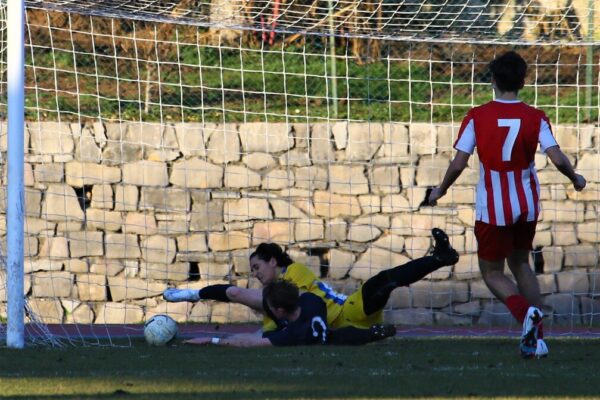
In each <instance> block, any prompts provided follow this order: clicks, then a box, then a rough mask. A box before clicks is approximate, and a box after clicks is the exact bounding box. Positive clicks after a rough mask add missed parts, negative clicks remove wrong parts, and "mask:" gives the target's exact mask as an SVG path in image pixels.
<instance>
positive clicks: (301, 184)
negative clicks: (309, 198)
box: [295, 166, 329, 190]
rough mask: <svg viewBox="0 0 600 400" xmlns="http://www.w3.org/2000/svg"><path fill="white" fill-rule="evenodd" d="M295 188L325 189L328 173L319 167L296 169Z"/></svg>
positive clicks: (327, 182) (325, 169)
mask: <svg viewBox="0 0 600 400" xmlns="http://www.w3.org/2000/svg"><path fill="white" fill-rule="evenodd" d="M295 173H296V187H297V188H303V189H312V190H318V189H327V185H328V184H329V173H328V170H327V168H324V167H319V166H310V167H300V168H296V170H295Z"/></svg>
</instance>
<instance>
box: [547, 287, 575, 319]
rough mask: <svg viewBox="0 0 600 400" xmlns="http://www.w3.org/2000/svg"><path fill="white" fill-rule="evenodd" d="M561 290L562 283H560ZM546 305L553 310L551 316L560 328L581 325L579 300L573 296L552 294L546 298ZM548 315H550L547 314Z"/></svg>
mask: <svg viewBox="0 0 600 400" xmlns="http://www.w3.org/2000/svg"><path fill="white" fill-rule="evenodd" d="M559 288H560V282H559ZM544 304H545V305H546V306H548V307H550V308H551V309H552V312H551V314H550V315H551V316H552V319H553V322H554V324H556V325H558V326H573V325H579V324H580V323H581V312H580V311H579V299H578V298H577V297H575V296H573V295H572V294H568V293H558V294H551V295H549V296H546V297H545V298H544ZM546 315H548V313H546Z"/></svg>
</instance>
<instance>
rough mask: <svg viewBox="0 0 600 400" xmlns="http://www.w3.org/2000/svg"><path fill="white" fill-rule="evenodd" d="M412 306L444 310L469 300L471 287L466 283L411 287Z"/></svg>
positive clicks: (428, 283) (418, 283) (431, 283)
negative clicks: (453, 304)
mask: <svg viewBox="0 0 600 400" xmlns="http://www.w3.org/2000/svg"><path fill="white" fill-rule="evenodd" d="M410 289H411V293H412V306H413V307H423V308H443V307H446V306H449V305H451V304H452V303H453V302H460V303H464V302H466V301H468V300H469V285H468V284H467V283H466V282H425V281H419V282H415V283H413V284H412V285H410Z"/></svg>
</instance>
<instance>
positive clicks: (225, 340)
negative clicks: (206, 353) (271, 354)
mask: <svg viewBox="0 0 600 400" xmlns="http://www.w3.org/2000/svg"><path fill="white" fill-rule="evenodd" d="M183 343H186V344H195V345H210V344H213V345H217V346H230V347H260V346H272V344H271V341H270V340H269V339H266V338H263V337H262V334H261V332H260V331H259V332H255V333H238V334H235V335H231V336H227V337H222V338H219V337H212V338H210V337H200V338H193V339H189V340H185V341H184V342H183Z"/></svg>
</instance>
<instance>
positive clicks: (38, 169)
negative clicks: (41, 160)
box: [34, 163, 65, 183]
mask: <svg viewBox="0 0 600 400" xmlns="http://www.w3.org/2000/svg"><path fill="white" fill-rule="evenodd" d="M34 177H35V181H36V182H48V183H62V182H63V179H64V177H65V166H64V164H58V163H55V164H37V165H36V166H35V169H34Z"/></svg>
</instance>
